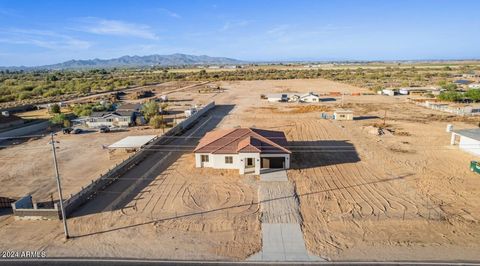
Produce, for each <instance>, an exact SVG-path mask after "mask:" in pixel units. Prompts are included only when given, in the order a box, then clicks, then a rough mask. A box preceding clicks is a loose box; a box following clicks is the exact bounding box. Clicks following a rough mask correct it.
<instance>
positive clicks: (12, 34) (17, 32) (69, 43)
mask: <svg viewBox="0 0 480 266" xmlns="http://www.w3.org/2000/svg"><path fill="white" fill-rule="evenodd" d="M0 32H1V33H0V43H8V44H21V45H34V46H38V47H41V48H47V49H63V50H78V49H81V50H83V49H88V48H90V47H91V43H90V42H88V41H84V40H80V39H77V38H75V37H72V36H69V35H65V34H60V33H57V32H54V31H46V30H31V29H3V30H1V31H0Z"/></svg>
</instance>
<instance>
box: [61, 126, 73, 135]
mask: <svg viewBox="0 0 480 266" xmlns="http://www.w3.org/2000/svg"><path fill="white" fill-rule="evenodd" d="M72 131H73V128H71V127H66V128H64V129H62V132H63V134H70V133H71V132H72Z"/></svg>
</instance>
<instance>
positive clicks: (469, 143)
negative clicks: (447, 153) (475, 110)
mask: <svg viewBox="0 0 480 266" xmlns="http://www.w3.org/2000/svg"><path fill="white" fill-rule="evenodd" d="M458 138H460V140H459V141H458V147H459V148H460V149H462V150H464V151H466V152H468V153H471V154H473V155H480V128H472V129H462V130H453V131H452V137H451V140H450V144H451V145H455V144H456V143H457V139H458Z"/></svg>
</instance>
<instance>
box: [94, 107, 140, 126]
mask: <svg viewBox="0 0 480 266" xmlns="http://www.w3.org/2000/svg"><path fill="white" fill-rule="evenodd" d="M135 117H136V114H135V112H133V111H126V112H123V111H112V112H94V113H92V114H91V115H90V117H89V118H88V119H87V122H86V124H87V126H88V127H91V128H98V127H101V126H107V127H129V126H131V125H133V124H134V121H135Z"/></svg>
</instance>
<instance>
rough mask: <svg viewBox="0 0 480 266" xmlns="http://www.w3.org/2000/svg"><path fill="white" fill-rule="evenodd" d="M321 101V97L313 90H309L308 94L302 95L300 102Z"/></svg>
mask: <svg viewBox="0 0 480 266" xmlns="http://www.w3.org/2000/svg"><path fill="white" fill-rule="evenodd" d="M319 101H320V97H318V95H317V94H315V93H313V92H309V93H307V94H304V95H301V96H300V102H304V103H318V102H319Z"/></svg>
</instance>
